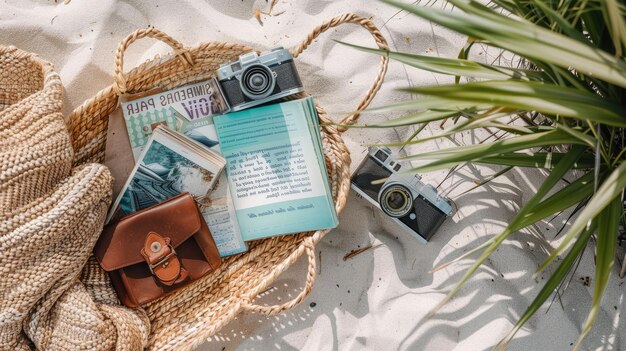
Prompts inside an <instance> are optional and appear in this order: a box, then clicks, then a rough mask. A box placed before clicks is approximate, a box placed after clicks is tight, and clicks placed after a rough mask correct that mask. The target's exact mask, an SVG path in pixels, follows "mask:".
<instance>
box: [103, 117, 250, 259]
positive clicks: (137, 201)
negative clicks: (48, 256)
mask: <svg viewBox="0 0 626 351" xmlns="http://www.w3.org/2000/svg"><path fill="white" fill-rule="evenodd" d="M225 163H226V162H225V160H224V158H223V157H222V156H221V155H220V154H219V153H217V152H216V151H213V150H211V149H208V148H206V147H205V146H203V145H202V144H200V143H198V142H197V141H194V140H192V139H189V138H188V137H186V136H184V135H182V134H180V133H178V132H175V131H173V130H171V129H169V128H168V127H165V126H163V125H159V126H158V127H156V128H155V130H154V131H153V133H152V136H151V137H150V138H149V140H148V142H147V143H146V144H145V145H144V148H143V151H142V152H141V154H140V155H139V158H138V161H137V163H136V165H135V168H134V169H133V171H132V172H131V174H130V176H129V178H128V180H127V182H126V184H125V185H124V187H123V188H122V190H121V191H120V194H119V196H118V197H117V199H116V200H115V202H114V204H113V206H112V208H111V211H110V213H109V215H108V217H107V222H108V221H110V220H111V219H112V218H113V217H122V216H125V215H128V214H131V213H133V212H136V211H139V210H142V209H144V208H147V207H150V206H153V205H156V204H159V203H161V202H163V201H165V200H167V199H169V198H171V197H174V196H176V195H178V194H180V193H184V192H188V193H190V194H191V195H192V196H193V197H194V198H195V199H196V201H197V202H198V205H199V207H200V210H201V211H202V214H203V216H204V218H205V220H206V222H207V224H208V225H209V229H210V230H211V234H212V235H213V239H214V240H215V243H216V245H217V247H218V249H219V251H220V255H222V256H227V255H231V254H235V253H240V252H243V251H245V250H246V249H247V248H246V245H245V243H244V242H243V240H242V239H241V236H240V235H239V233H238V228H237V221H236V220H235V219H234V213H233V210H231V209H232V206H231V207H229V206H228V202H229V201H230V200H229V199H228V193H227V191H228V189H227V187H226V180H225V176H223V172H222V171H223V169H224V166H225ZM220 180H221V181H220ZM218 184H219V185H218ZM214 188H216V189H215V191H212V190H213V189H214Z"/></svg>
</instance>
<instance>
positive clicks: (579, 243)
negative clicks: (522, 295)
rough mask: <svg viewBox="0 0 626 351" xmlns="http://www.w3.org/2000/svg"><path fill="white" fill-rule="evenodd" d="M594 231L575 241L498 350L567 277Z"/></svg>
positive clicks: (504, 345) (587, 232)
mask: <svg viewBox="0 0 626 351" xmlns="http://www.w3.org/2000/svg"><path fill="white" fill-rule="evenodd" d="M594 229H595V225H592V226H591V227H589V228H588V229H587V230H585V232H584V233H583V235H581V236H580V238H578V240H576V243H575V244H574V246H573V247H572V249H571V250H570V251H569V252H568V253H567V255H566V256H565V258H563V261H561V264H559V266H558V267H557V269H556V270H555V271H554V273H552V275H551V276H550V278H549V279H548V281H547V282H546V284H545V285H544V286H543V288H541V291H539V294H537V296H536V297H535V299H534V300H533V302H531V304H530V305H529V306H528V308H527V309H526V311H525V312H524V313H523V314H522V316H521V317H520V318H519V320H518V321H517V323H516V324H515V326H514V327H513V329H512V330H511V331H510V332H509V334H508V335H507V336H506V337H504V338H503V339H502V340H500V342H499V343H498V344H497V345H496V347H497V346H500V350H504V348H505V347H506V346H507V345H508V344H509V342H510V341H511V340H512V339H513V337H514V336H515V334H516V333H517V332H518V331H519V330H520V329H521V328H522V326H523V325H524V324H526V322H528V320H529V319H530V317H532V316H533V315H534V314H535V312H537V311H538V310H539V308H540V307H541V306H542V305H543V303H544V302H545V301H546V300H547V299H548V298H549V297H550V295H552V294H553V293H554V291H555V289H556V288H557V287H558V286H559V285H560V284H561V282H562V281H563V280H564V279H565V278H566V277H567V274H568V273H569V272H570V270H571V269H572V266H573V265H574V262H576V259H577V258H578V257H579V256H580V255H582V253H583V251H584V250H585V247H587V243H588V242H589V238H590V237H591V234H593V231H594Z"/></svg>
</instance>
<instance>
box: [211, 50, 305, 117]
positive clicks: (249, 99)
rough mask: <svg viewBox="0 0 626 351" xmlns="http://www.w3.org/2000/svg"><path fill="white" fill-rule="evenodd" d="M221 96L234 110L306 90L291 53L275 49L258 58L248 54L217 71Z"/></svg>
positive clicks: (252, 53) (250, 53)
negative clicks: (222, 95)
mask: <svg viewBox="0 0 626 351" xmlns="http://www.w3.org/2000/svg"><path fill="white" fill-rule="evenodd" d="M217 79H218V81H219V84H220V86H221V88H222V93H223V94H224V96H225V97H226V100H228V104H229V105H230V108H231V110H232V111H239V110H243V109H246V108H249V107H252V106H257V105H260V104H264V103H266V102H269V101H273V100H276V99H280V98H282V97H285V96H289V95H292V94H296V93H300V92H302V91H303V90H304V88H303V87H302V82H301V81H300V76H299V75H298V71H297V70H296V65H295V64H294V62H293V57H292V56H291V54H290V53H289V51H287V50H285V49H283V48H280V47H279V48H275V49H273V50H272V51H271V52H268V53H266V54H263V55H261V56H258V55H257V54H256V52H249V53H247V54H243V55H241V56H239V60H238V61H235V62H230V63H226V64H223V65H221V66H220V68H219V69H218V70H217Z"/></svg>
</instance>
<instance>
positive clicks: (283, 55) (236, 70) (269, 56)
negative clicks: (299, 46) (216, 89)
mask: <svg viewBox="0 0 626 351" xmlns="http://www.w3.org/2000/svg"><path fill="white" fill-rule="evenodd" d="M290 60H293V56H291V53H289V50H287V49H284V48H282V47H277V48H274V49H272V51H270V52H268V53H266V54H263V55H261V56H259V55H258V54H257V53H256V52H255V51H252V52H248V53H245V54H243V55H241V56H239V59H238V60H237V61H233V62H228V63H224V64H222V65H220V68H218V70H217V78H218V79H219V80H222V79H229V78H232V77H234V76H241V74H242V73H243V72H242V71H243V70H244V69H245V68H246V67H249V66H251V65H254V64H261V65H265V66H274V65H279V64H281V63H283V62H286V61H290Z"/></svg>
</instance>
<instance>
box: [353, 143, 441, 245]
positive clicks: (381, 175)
mask: <svg viewBox="0 0 626 351" xmlns="http://www.w3.org/2000/svg"><path fill="white" fill-rule="evenodd" d="M401 168H402V166H401V165H400V164H399V163H398V162H397V161H396V160H395V159H394V158H392V157H391V150H390V149H389V148H387V147H372V148H370V149H369V152H368V155H367V157H365V159H363V161H361V164H360V165H359V167H358V168H357V169H356V171H355V172H354V174H353V175H352V178H351V187H352V189H353V190H354V191H356V192H357V193H358V194H359V195H361V196H362V197H364V198H365V199H366V200H368V201H369V202H370V203H372V204H374V205H375V206H377V207H378V208H379V209H381V210H382V211H383V213H385V214H386V215H388V216H389V217H391V218H393V220H394V221H395V222H396V223H398V225H400V226H401V227H402V228H404V229H405V230H406V231H407V232H409V233H410V234H411V235H412V236H414V237H415V238H417V239H418V240H419V241H421V242H424V243H426V242H427V241H428V240H430V238H431V237H432V236H433V235H434V234H435V233H436V232H437V230H438V229H439V227H440V226H441V225H442V224H443V222H444V221H445V220H446V218H448V217H450V216H451V215H452V214H453V208H452V201H451V200H450V199H448V198H446V197H443V196H440V195H439V194H438V193H437V190H436V189H435V188H434V187H433V186H432V185H428V184H424V183H423V182H422V181H421V177H420V176H419V175H417V174H401V173H398V172H399V171H400V169H401ZM381 179H387V180H386V181H385V182H384V183H377V184H372V182H373V181H377V180H381Z"/></svg>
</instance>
